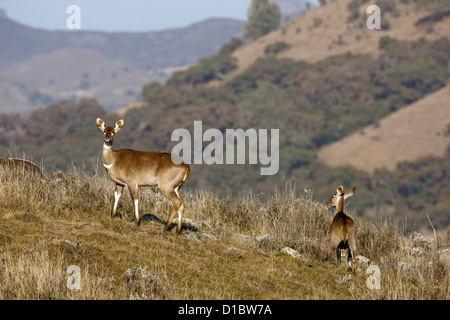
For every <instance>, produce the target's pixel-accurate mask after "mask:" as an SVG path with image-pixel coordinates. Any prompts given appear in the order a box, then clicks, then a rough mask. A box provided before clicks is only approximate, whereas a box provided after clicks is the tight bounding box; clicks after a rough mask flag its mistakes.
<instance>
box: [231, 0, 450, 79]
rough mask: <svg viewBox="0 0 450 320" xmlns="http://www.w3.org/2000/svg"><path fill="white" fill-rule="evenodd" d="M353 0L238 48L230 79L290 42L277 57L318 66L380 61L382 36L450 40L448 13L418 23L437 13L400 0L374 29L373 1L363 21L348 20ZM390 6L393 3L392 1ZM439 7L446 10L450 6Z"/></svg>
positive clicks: (322, 9)
mask: <svg viewBox="0 0 450 320" xmlns="http://www.w3.org/2000/svg"><path fill="white" fill-rule="evenodd" d="M352 1H353V0H339V1H331V2H329V3H327V4H326V5H325V6H321V7H318V8H315V9H314V10H311V11H307V12H304V13H303V14H302V15H300V16H299V17H298V18H296V19H295V20H293V21H292V22H290V23H289V24H288V25H286V26H285V27H284V28H282V29H280V30H277V31H274V32H271V33H270V34H268V35H266V36H264V37H262V38H261V39H259V40H257V41H254V42H252V43H250V44H247V45H245V46H243V47H241V48H239V49H237V50H236V51H235V52H234V53H233V57H235V58H236V59H237V60H238V68H237V69H236V70H235V71H233V72H231V73H230V74H229V76H228V77H227V78H228V79H230V78H233V77H235V76H237V75H238V74H240V73H242V72H243V71H244V70H246V69H247V68H248V67H249V66H251V65H252V64H253V63H254V62H255V61H256V60H257V59H258V58H260V57H264V56H265V49H266V47H267V46H268V45H271V44H274V43H276V42H280V41H283V42H285V43H287V44H288V45H289V46H290V48H288V49H286V50H284V51H283V52H281V53H280V54H278V56H277V57H278V58H291V59H294V60H304V61H307V62H316V61H320V60H323V59H325V58H327V57H330V56H334V55H339V54H343V53H346V52H350V53H352V54H366V53H369V54H372V55H374V56H375V57H376V56H377V55H378V53H379V46H378V44H379V40H380V38H381V37H383V36H389V37H393V38H396V39H397V40H409V41H412V40H417V39H419V38H422V37H423V38H425V39H428V40H436V39H438V38H440V37H449V33H448V30H450V15H445V16H443V17H442V19H440V20H437V21H433V23H432V24H429V23H418V22H419V21H420V20H421V19H423V18H424V17H428V16H430V15H431V14H432V12H433V11H431V10H433V9H431V8H427V7H425V8H423V7H422V8H416V7H415V5H414V4H412V3H409V4H403V3H401V1H395V3H396V6H395V8H396V9H395V10H393V9H391V10H388V9H384V7H383V6H382V8H381V10H382V14H381V27H382V30H369V29H368V28H367V27H366V19H367V17H368V16H369V15H367V14H366V13H365V10H366V8H367V7H368V6H369V3H366V4H363V5H361V6H360V7H359V9H358V12H359V18H357V19H356V20H355V21H351V22H348V19H349V16H350V14H351V12H350V11H349V10H348V5H349V3H350V2H352ZM391 2H393V1H389V3H391ZM443 4H444V2H442V5H443ZM448 6H449V5H448V2H447V7H448ZM440 9H441V10H442V11H445V10H446V8H440ZM447 9H450V8H447Z"/></svg>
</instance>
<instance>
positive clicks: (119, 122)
mask: <svg viewBox="0 0 450 320" xmlns="http://www.w3.org/2000/svg"><path fill="white" fill-rule="evenodd" d="M124 122H125V121H123V119H121V120H119V121H117V122H116V126H115V127H114V132H117V131H119V130H120V129H122V127H123V124H124Z"/></svg>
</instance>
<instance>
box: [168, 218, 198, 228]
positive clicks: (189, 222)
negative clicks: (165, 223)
mask: <svg viewBox="0 0 450 320" xmlns="http://www.w3.org/2000/svg"><path fill="white" fill-rule="evenodd" d="M177 224H178V217H176V218H174V219H173V220H172V225H177ZM199 228H200V225H199V224H198V223H197V222H195V221H194V220H191V219H188V218H183V221H182V222H181V229H185V230H189V231H194V232H196V231H198V229H199Z"/></svg>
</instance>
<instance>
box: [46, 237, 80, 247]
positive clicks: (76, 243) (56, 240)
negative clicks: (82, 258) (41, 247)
mask: <svg viewBox="0 0 450 320" xmlns="http://www.w3.org/2000/svg"><path fill="white" fill-rule="evenodd" d="M52 242H53V243H62V242H65V243H68V244H70V245H72V246H74V247H75V248H78V242H76V241H75V240H72V239H66V238H55V239H53V240H52Z"/></svg>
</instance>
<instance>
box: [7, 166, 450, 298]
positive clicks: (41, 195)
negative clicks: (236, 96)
mask: <svg viewBox="0 0 450 320" xmlns="http://www.w3.org/2000/svg"><path fill="white" fill-rule="evenodd" d="M144 190H145V189H143V191H142V193H141V201H140V212H141V214H154V215H156V216H158V217H159V219H161V220H162V221H165V219H166V218H167V215H168V214H169V212H170V209H171V205H170V204H169V201H168V200H167V199H165V198H164V197H163V196H162V195H161V193H160V191H159V190H157V189H147V190H145V191H144ZM182 197H183V198H184V200H185V204H186V211H185V218H188V219H191V220H194V221H195V222H196V223H197V229H198V230H196V231H189V230H184V232H183V233H184V235H180V236H177V235H175V233H174V232H169V233H167V232H163V225H162V224H160V223H157V222H146V221H143V222H142V224H141V226H140V227H136V226H135V225H134V223H133V208H132V206H131V200H130V196H129V195H128V194H127V193H126V194H124V196H123V199H122V200H121V203H120V207H119V210H120V211H121V212H122V213H123V215H124V219H123V220H119V219H114V220H111V219H110V218H109V214H110V210H111V206H112V203H113V184H112V182H111V181H110V180H109V178H108V177H106V176H105V174H104V172H103V171H101V172H99V173H96V174H93V175H89V174H87V173H85V171H84V170H82V169H80V170H74V172H72V173H68V174H66V173H57V174H55V176H54V177H53V179H52V180H49V181H41V180H40V179H32V178H30V177H24V176H21V175H17V174H15V175H14V174H11V173H7V172H4V171H1V169H0V299H449V298H450V289H449V282H450V280H449V278H450V277H449V266H448V264H446V263H445V262H444V261H443V260H442V259H441V258H440V257H439V255H438V254H437V250H436V248H435V247H434V245H433V244H430V243H429V242H428V241H425V240H423V239H422V238H420V237H419V236H417V235H416V236H415V237H414V238H412V237H409V238H408V237H403V236H402V235H401V230H399V228H398V227H397V225H396V224H395V223H392V222H388V221H387V220H386V219H380V222H379V223H377V224H375V225H374V224H370V223H368V222H366V221H362V220H360V219H358V218H356V223H357V230H358V231H357V237H358V248H359V249H358V250H359V254H362V255H364V256H366V257H368V258H369V259H370V260H371V261H372V262H373V263H375V264H377V265H378V266H379V267H380V269H381V281H382V282H381V285H382V287H381V290H369V289H368V288H367V286H366V280H367V277H368V275H366V274H365V269H364V268H363V269H361V270H360V272H359V273H358V275H352V276H351V277H348V276H349V275H350V273H349V272H348V271H347V270H346V268H344V267H338V266H337V265H336V262H335V257H334V255H332V253H331V252H330V250H329V248H328V241H329V235H328V230H329V225H330V223H331V218H332V217H331V214H329V213H328V211H327V209H326V207H325V206H324V205H323V204H321V203H317V202H315V201H313V200H312V199H311V197H310V195H309V196H308V197H306V196H305V195H302V196H301V197H299V196H298V195H297V194H296V191H295V189H294V188H292V187H289V186H287V187H286V188H285V189H284V190H276V191H275V192H274V195H273V196H265V195H262V194H252V193H251V192H243V193H242V194H241V196H240V197H237V198H231V197H230V196H228V195H226V194H225V195H217V194H213V193H211V192H209V191H208V190H205V189H202V190H195V191H191V190H188V189H187V190H183V191H182ZM350 214H352V213H350ZM352 215H353V216H357V214H356V213H353V214H352ZM188 237H192V238H188ZM61 239H69V240H73V241H76V242H77V243H78V246H77V247H75V246H73V245H72V244H70V243H67V242H64V241H59V240H61ZM192 239H194V240H196V241H194V240H192ZM286 246H289V247H291V248H293V249H295V250H297V251H298V252H300V253H301V254H302V258H301V259H298V258H293V257H290V256H288V255H287V254H284V253H281V249H282V248H284V247H286ZM230 248H235V249H231V250H230ZM236 250H237V251H236ZM233 252H239V254H233ZM71 265H76V266H78V267H79V268H80V270H81V289H80V290H70V289H68V287H67V279H68V277H69V274H68V273H67V267H68V266H71Z"/></svg>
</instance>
